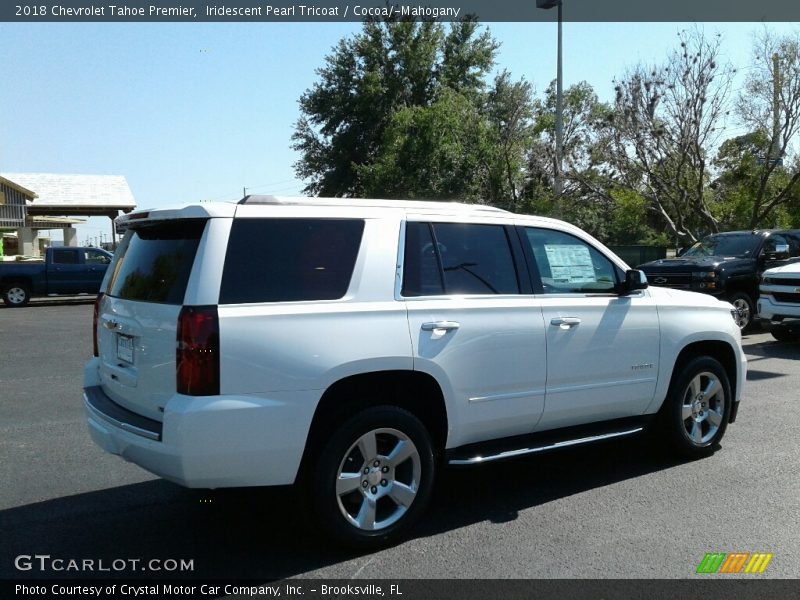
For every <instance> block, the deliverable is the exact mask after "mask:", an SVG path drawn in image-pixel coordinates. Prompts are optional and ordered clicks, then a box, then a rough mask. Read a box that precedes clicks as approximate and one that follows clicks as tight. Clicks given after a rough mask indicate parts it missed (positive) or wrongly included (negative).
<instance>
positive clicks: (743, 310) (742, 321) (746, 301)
mask: <svg viewBox="0 0 800 600" xmlns="http://www.w3.org/2000/svg"><path fill="white" fill-rule="evenodd" d="M728 302H730V303H731V304H733V308H735V309H736V314H735V315H734V317H733V318H734V320H735V321H736V324H737V325H738V326H739V329H740V330H741V331H745V330H746V329H747V328H748V327H750V325H752V324H753V316H754V314H755V308H754V305H753V301H752V300H751V299H750V296H748V295H747V294H745V293H744V292H737V293H735V294H732V295H731V297H730V298H728Z"/></svg>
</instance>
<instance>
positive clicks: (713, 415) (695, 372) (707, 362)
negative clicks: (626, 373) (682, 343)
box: [661, 356, 733, 458]
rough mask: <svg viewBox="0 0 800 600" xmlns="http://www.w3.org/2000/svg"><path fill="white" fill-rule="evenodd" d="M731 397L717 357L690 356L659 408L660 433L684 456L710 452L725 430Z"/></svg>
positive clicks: (698, 456) (701, 455)
mask: <svg viewBox="0 0 800 600" xmlns="http://www.w3.org/2000/svg"><path fill="white" fill-rule="evenodd" d="M732 401H733V399H732V398H731V386H730V382H729V381H728V375H727V373H726V372H725V369H723V368H722V365H721V364H720V363H719V361H717V360H716V359H714V358H711V357H709V356H701V357H697V358H694V359H692V360H691V361H690V362H689V363H688V364H686V365H685V366H684V367H683V368H682V369H681V371H680V372H679V373H677V376H676V378H675V379H674V380H673V382H672V384H671V386H670V391H669V395H668V396H667V399H666V401H665V402H664V407H663V409H662V414H661V417H662V426H663V433H664V434H665V436H666V438H667V441H668V442H669V444H670V446H672V448H673V450H675V452H676V453H677V454H679V455H680V456H682V457H685V458H701V457H703V456H707V455H708V454H710V453H711V452H712V451H713V447H714V446H715V445H716V444H717V443H719V441H720V440H721V439H722V436H723V435H724V434H725V428H726V427H727V425H728V418H729V415H730V410H731V402H732Z"/></svg>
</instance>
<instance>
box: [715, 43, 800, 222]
mask: <svg viewBox="0 0 800 600" xmlns="http://www.w3.org/2000/svg"><path fill="white" fill-rule="evenodd" d="M737 113H738V115H739V118H740V120H741V122H742V124H743V125H744V126H745V128H746V129H747V130H748V131H749V133H748V134H746V135H743V136H739V137H736V138H733V139H730V140H727V141H726V142H725V143H724V144H722V146H721V147H720V151H719V154H718V157H717V166H718V167H719V169H720V170H721V173H720V176H719V178H718V179H717V181H716V182H715V184H716V185H715V188H716V190H715V191H716V194H717V197H718V199H719V200H720V202H721V204H722V206H723V211H724V214H723V218H724V219H726V220H728V221H729V222H730V224H731V225H732V226H738V227H747V228H756V227H762V226H778V225H782V224H787V223H788V222H792V220H793V216H792V215H791V214H787V211H790V212H792V211H794V210H796V206H797V204H798V198H800V161H799V160H798V156H797V153H796V152H793V150H792V148H793V145H794V142H795V141H796V139H797V133H798V130H800V35H798V34H793V35H787V36H782V37H777V36H774V35H772V34H770V33H769V32H768V31H767V30H764V32H763V33H762V34H761V35H760V36H758V37H756V38H755V40H754V44H753V61H752V67H751V68H750V69H749V70H748V73H747V79H746V82H745V86H744V89H743V90H742V92H741V94H740V95H739V99H738V104H737Z"/></svg>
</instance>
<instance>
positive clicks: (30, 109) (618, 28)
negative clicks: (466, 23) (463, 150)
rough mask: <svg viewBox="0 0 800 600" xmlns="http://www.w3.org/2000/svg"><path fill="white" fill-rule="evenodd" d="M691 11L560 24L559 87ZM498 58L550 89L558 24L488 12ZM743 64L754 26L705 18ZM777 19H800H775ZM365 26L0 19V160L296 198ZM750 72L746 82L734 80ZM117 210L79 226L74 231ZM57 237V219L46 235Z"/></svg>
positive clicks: (601, 68)
mask: <svg viewBox="0 0 800 600" xmlns="http://www.w3.org/2000/svg"><path fill="white" fill-rule="evenodd" d="M692 26H693V24H690V23H564V66H563V70H564V86H565V87H568V86H569V85H571V84H574V83H577V82H580V81H588V82H589V83H590V84H591V85H592V86H593V87H594V89H595V91H596V92H597V93H598V95H599V96H600V99H601V100H605V101H609V100H611V99H612V98H613V83H612V82H613V79H614V78H615V77H620V76H622V75H624V73H625V71H626V69H628V68H630V67H632V66H634V65H636V64H638V63H645V64H656V63H661V62H663V61H664V60H665V59H666V56H667V55H668V53H669V51H670V49H671V48H674V47H675V45H676V44H677V33H678V31H680V30H681V29H685V28H687V27H692ZM486 27H488V29H489V30H490V31H491V33H492V35H493V36H494V37H495V38H496V39H497V41H498V42H500V43H501V47H500V50H499V52H498V55H497V64H496V69H497V70H502V69H508V70H509V71H510V73H511V75H512V77H513V78H514V79H519V78H523V77H524V78H525V79H526V80H527V81H529V82H531V83H532V84H533V86H534V89H535V90H536V91H537V92H539V93H541V92H542V91H543V90H544V89H545V88H546V87H547V85H548V83H549V82H550V81H551V80H552V79H554V78H555V67H556V27H555V24H554V23H488V24H487V25H486ZM701 27H702V28H703V29H704V30H705V31H706V32H707V33H720V34H721V35H722V40H723V55H724V57H723V58H724V59H727V60H729V61H730V62H731V63H733V64H734V65H735V66H737V67H739V68H740V73H744V72H746V69H747V68H748V65H749V64H750V62H751V60H750V51H751V42H752V36H753V34H754V33H756V32H758V31H760V30H761V29H763V27H765V25H764V24H758V23H719V24H715V23H704V24H702V25H701ZM766 27H767V28H768V29H770V30H772V31H775V32H778V33H781V32H790V31H795V30H796V27H797V26H796V25H793V24H787V23H771V24H767V25H766ZM359 29H360V26H359V25H358V24H356V23H0V40H2V53H1V54H0V73H2V77H1V78H0V81H1V82H2V83H0V172H52V173H75V174H97V175H124V176H125V177H126V178H127V180H128V184H129V185H130V187H131V190H132V192H133V195H134V197H135V198H136V201H137V204H138V207H139V208H154V207H162V206H169V205H175V204H182V203H187V202H197V201H199V200H219V201H235V200H238V199H240V198H241V197H242V192H243V188H247V192H248V193H257V194H278V195H298V194H300V193H301V190H302V188H303V185H304V184H303V182H302V181H299V180H297V179H296V178H295V173H294V169H293V163H294V162H295V161H296V160H297V159H298V154H297V153H295V152H294V151H293V150H292V149H291V135H292V132H293V130H294V124H295V122H296V121H297V119H298V117H299V116H300V115H299V109H298V99H299V98H300V96H301V94H302V93H303V92H304V91H305V90H307V89H309V88H310V87H311V86H312V85H313V84H314V82H315V81H316V79H317V77H316V73H315V70H316V69H317V68H319V67H321V66H322V65H323V64H324V58H325V56H326V55H327V54H329V53H330V51H331V48H332V47H333V46H334V45H335V44H336V43H337V42H338V41H339V40H340V39H341V38H342V37H344V36H349V35H352V34H353V33H355V32H357V31H358V30H359ZM742 83H743V80H742V79H741V77H740V79H738V80H737V82H736V86H738V87H740V86H741V85H742ZM110 231H111V225H110V222H109V221H108V219H99V218H95V219H91V220H89V222H88V223H87V224H85V225H81V226H79V227H78V241H79V243H81V244H84V243H85V242H86V241H87V239H89V240H90V241H92V243H95V242H94V238H96V237H97V236H99V235H100V234H101V233H104V234H105V236H106V238H108V236H109V234H110ZM52 237H53V239H61V232H60V231H53V232H52Z"/></svg>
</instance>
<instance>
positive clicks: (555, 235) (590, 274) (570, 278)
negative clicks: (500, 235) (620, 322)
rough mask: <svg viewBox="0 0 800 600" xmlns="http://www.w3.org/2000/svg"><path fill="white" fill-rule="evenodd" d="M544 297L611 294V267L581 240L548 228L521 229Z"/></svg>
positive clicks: (613, 279) (613, 272)
mask: <svg viewBox="0 0 800 600" xmlns="http://www.w3.org/2000/svg"><path fill="white" fill-rule="evenodd" d="M525 239H526V240H527V241H528V243H529V244H530V249H531V252H532V254H533V258H534V261H535V262H536V267H537V269H538V271H539V276H540V278H541V282H542V287H543V291H544V293H545V294H586V293H611V292H613V291H614V290H615V288H616V285H617V282H618V276H617V269H616V267H615V266H614V264H613V263H612V262H611V261H610V260H608V259H607V258H606V257H605V256H603V255H602V254H601V253H600V252H598V251H597V250H596V249H595V248H594V247H593V246H591V245H589V244H587V243H586V242H584V241H583V240H581V239H579V238H577V237H575V236H572V235H569V234H567V233H563V232H561V231H555V230H552V229H539V228H535V227H527V228H525Z"/></svg>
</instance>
